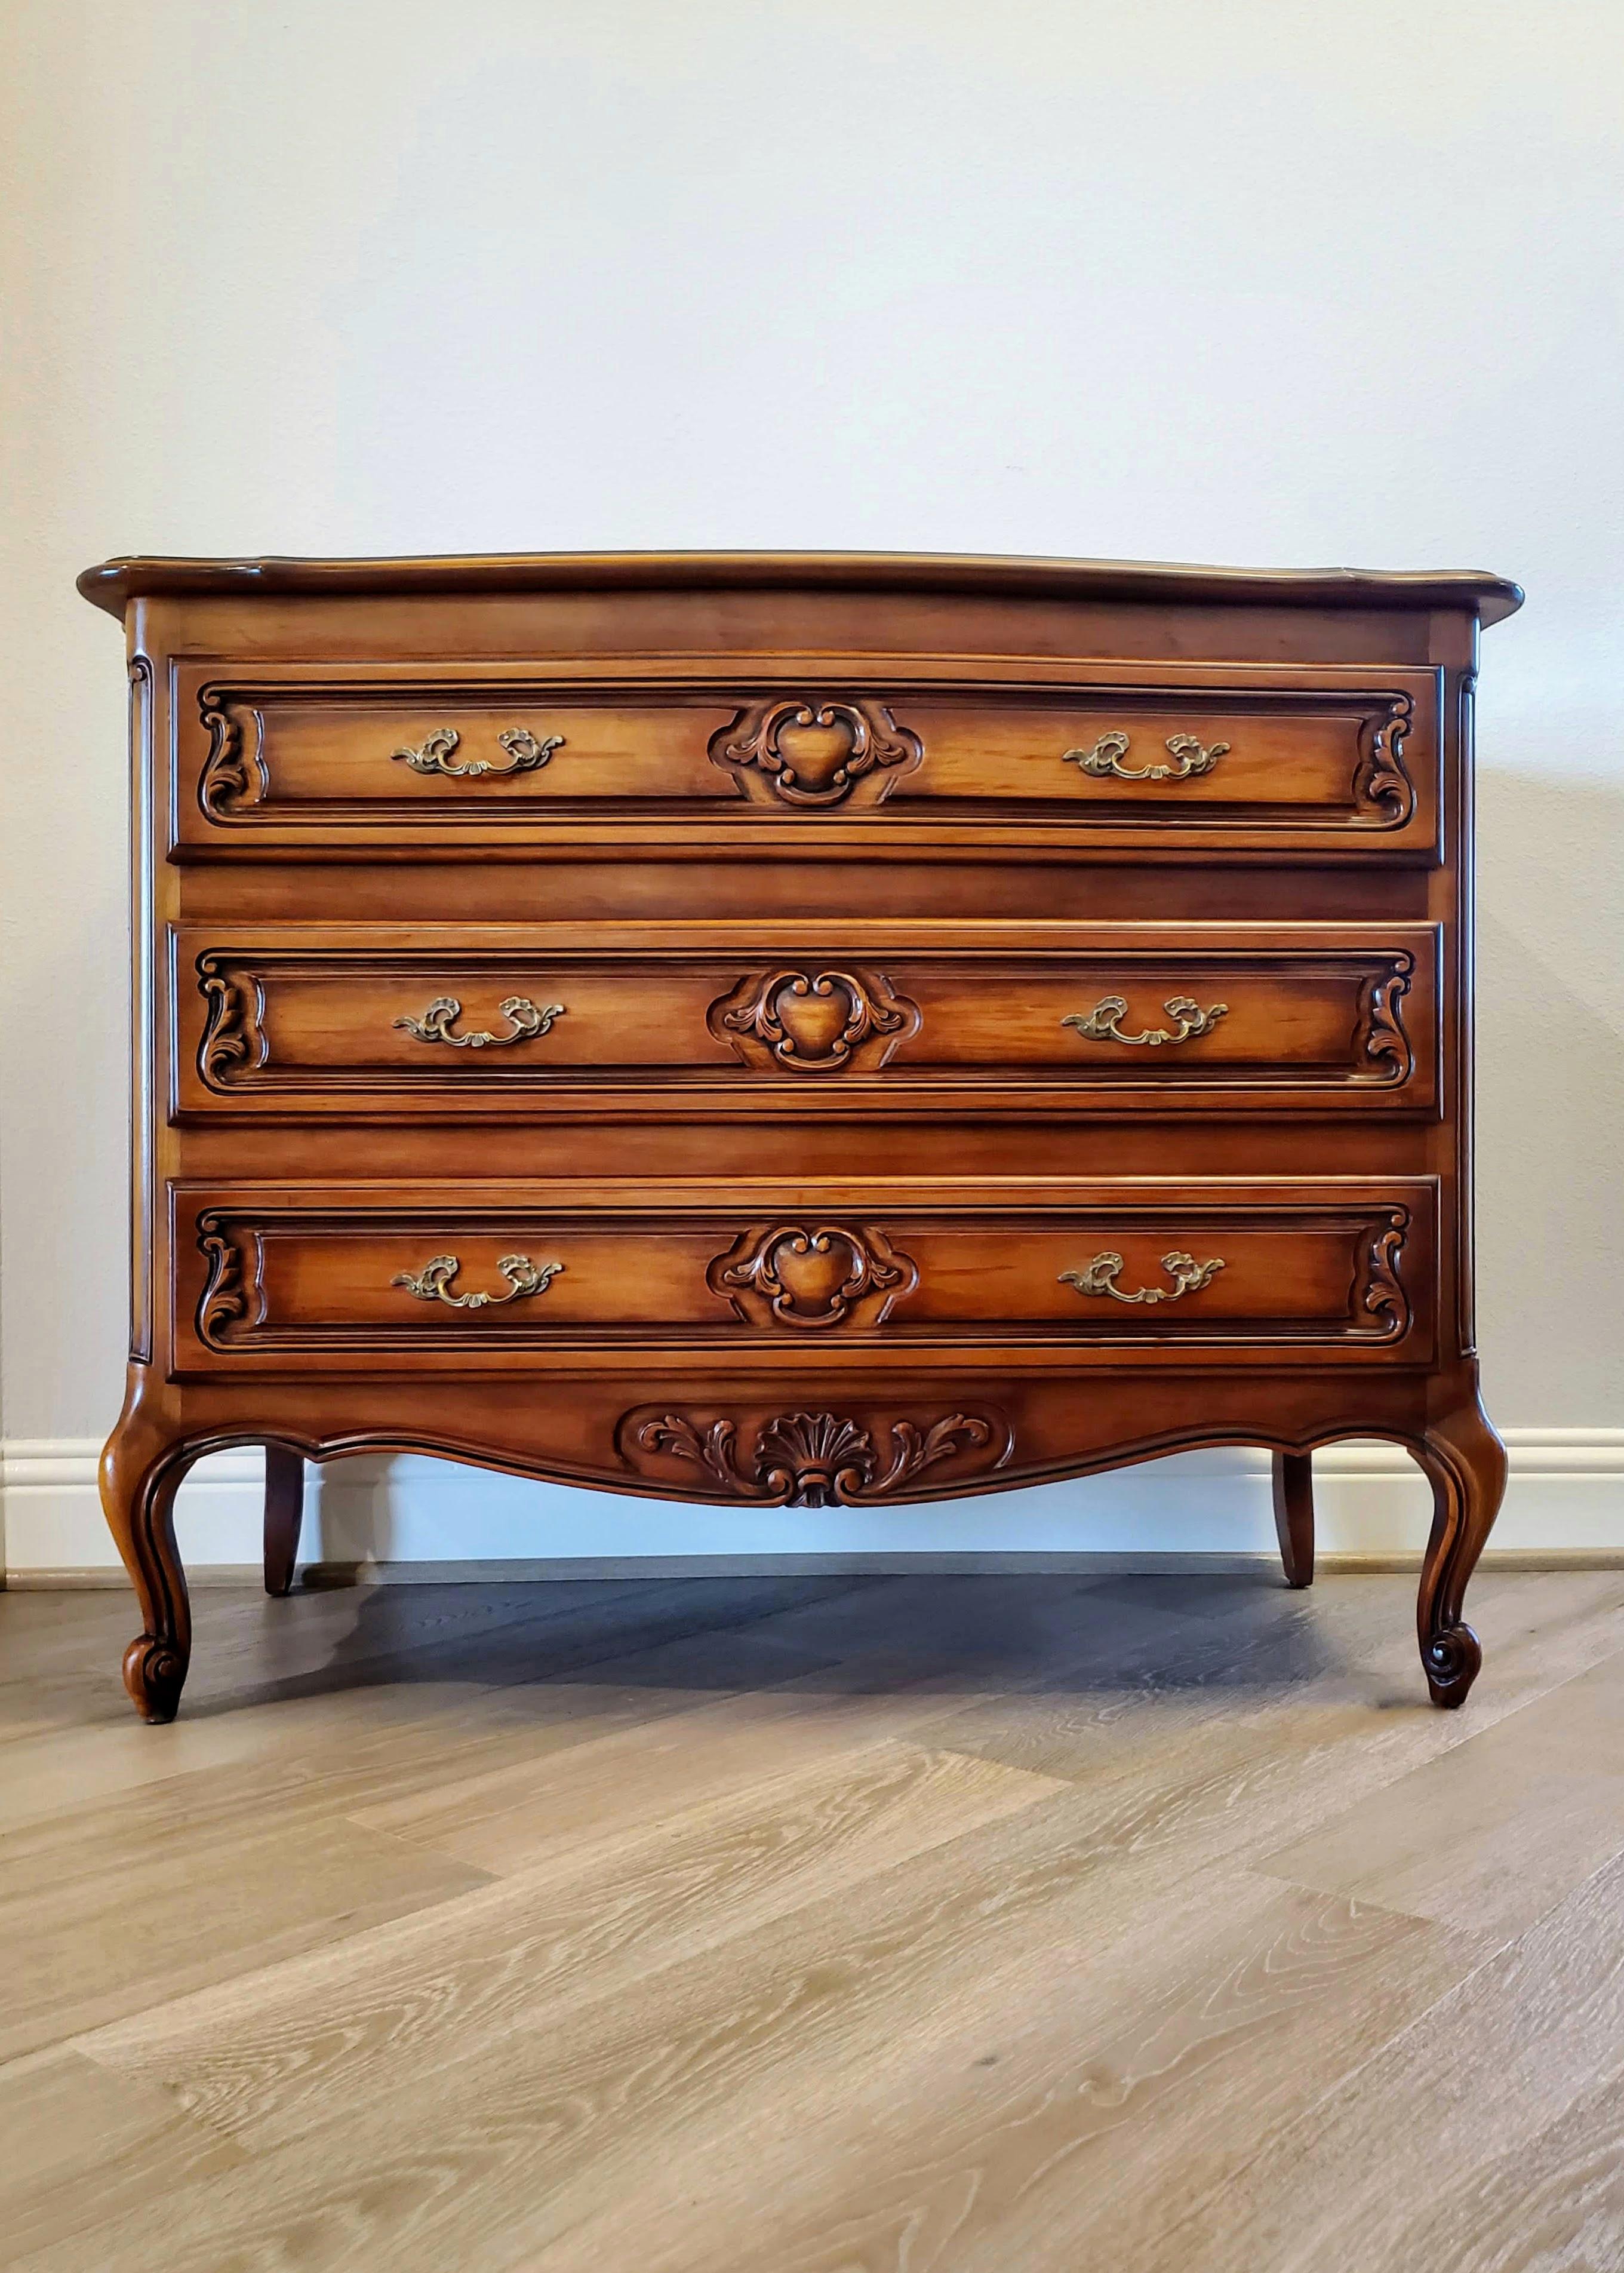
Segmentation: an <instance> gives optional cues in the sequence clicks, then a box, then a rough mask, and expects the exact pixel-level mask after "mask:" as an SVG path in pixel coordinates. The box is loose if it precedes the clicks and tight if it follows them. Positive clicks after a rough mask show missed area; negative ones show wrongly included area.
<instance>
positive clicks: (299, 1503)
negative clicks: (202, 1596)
mask: <svg viewBox="0 0 1624 2273" xmlns="http://www.w3.org/2000/svg"><path fill="white" fill-rule="evenodd" d="M303 1516H304V1462H303V1459H302V1457H301V1456H300V1454H298V1453H297V1452H289V1450H288V1447H287V1445H286V1444H267V1445H266V1448H265V1590H266V1594H287V1593H288V1590H289V1589H290V1587H292V1585H293V1573H294V1565H295V1564H296V1562H297V1560H298V1555H299V1526H300V1524H301V1523H302V1521H303Z"/></svg>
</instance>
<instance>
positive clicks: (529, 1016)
mask: <svg viewBox="0 0 1624 2273" xmlns="http://www.w3.org/2000/svg"><path fill="white" fill-rule="evenodd" d="M497 1007H498V1009H500V1011H501V1013H502V1016H504V1017H505V1018H506V1019H508V1020H510V1021H511V1022H512V1024H513V1032H512V1033H511V1034H487V1033H485V1032H483V1031H481V1032H479V1033H475V1034H453V1032H452V1031H451V1025H452V1021H453V1018H460V1016H462V1005H461V1003H460V1002H459V1001H458V1000H457V998H456V996H455V995H454V994H438V995H436V997H435V999H434V1001H432V1002H430V1005H429V1007H428V1009H426V1010H425V1011H424V1012H423V1016H422V1017H421V1018H396V1019H395V1020H394V1021H393V1024H395V1025H397V1026H404V1027H405V1029H406V1031H407V1032H408V1034H415V1035H416V1037H417V1039H418V1040H419V1041H420V1042H446V1043H449V1045H450V1046H451V1047H452V1048H453V1050H483V1049H489V1048H490V1047H491V1046H495V1047H496V1048H498V1049H501V1048H503V1047H505V1046H506V1045H507V1044H509V1043H511V1042H533V1041H535V1039H537V1038H538V1036H540V1035H542V1034H545V1033H548V1032H550V1031H551V1028H552V1022H553V1020H554V1019H555V1018H561V1017H563V1016H564V1005H563V1003H562V1002H550V1003H549V1004H548V1005H547V1008H546V1009H544V1010H538V1009H536V1007H535V1003H534V1002H532V1001H531V1000H530V998H529V996H528V994H510V995H509V996H508V997H507V999H506V1001H505V1002H501V1003H498V1006H497Z"/></svg>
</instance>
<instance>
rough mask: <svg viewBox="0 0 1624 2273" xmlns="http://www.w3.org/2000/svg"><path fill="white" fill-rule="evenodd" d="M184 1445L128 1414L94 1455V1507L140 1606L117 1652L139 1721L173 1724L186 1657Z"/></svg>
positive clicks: (188, 1655) (188, 1639)
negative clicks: (177, 1511) (178, 1534)
mask: <svg viewBox="0 0 1624 2273" xmlns="http://www.w3.org/2000/svg"><path fill="white" fill-rule="evenodd" d="M188 1465H189V1461H188V1455H187V1452H186V1450H185V1447H184V1446H183V1444H177V1443H176V1441H175V1439H174V1438H173V1437H165V1436H161V1435H160V1434H158V1433H157V1432H156V1431H154V1430H153V1429H152V1428H151V1427H150V1426H146V1425H143V1424H142V1422H140V1420H139V1419H138V1418H136V1419H133V1420H132V1419H131V1417H130V1416H129V1415H128V1414H126V1417H125V1419H124V1420H123V1421H121V1422H120V1423H119V1425H118V1427H117V1429H115V1430H114V1432H113V1435H112V1437H111V1438H110V1439H109V1443H108V1447H107V1450H106V1452H103V1453H102V1455H101V1505H102V1510H103V1512H104V1513H105V1514H106V1516H107V1520H108V1527H109V1530H110V1531H111V1532H112V1534H113V1537H114V1539H115V1540H116V1542H117V1543H118V1551H119V1553H120V1554H121V1555H122V1556H123V1560H124V1568H125V1570H126V1571H128V1572H129V1573H130V1577H131V1581H132V1583H133V1585H134V1587H135V1591H136V1597H137V1600H138V1602H139V1603H140V1606H141V1627H142V1631H141V1632H139V1633H138V1635H137V1636H136V1638H135V1639H134V1640H133V1641H132V1642H131V1645H130V1647H129V1648H128V1649H127V1650H126V1651H125V1652H124V1686H125V1688H126V1689H127V1690H128V1691H129V1692H130V1695H131V1699H132V1700H133V1701H134V1705H135V1709H136V1711H137V1712H138V1714H140V1716H141V1718H142V1720H144V1721H151V1722H162V1721H172V1720H173V1719H174V1718H175V1715H176V1710H177V1708H178V1707H179V1705H180V1701H181V1689H182V1686H183V1684H184V1682H185V1679H186V1668H187V1665H188V1663H189V1662H190V1660H191V1603H190V1602H188V1600H187V1596H186V1574H185V1572H184V1571H183V1569H182V1567H181V1558H180V1556H179V1554H178V1553H177V1551H176V1545H175V1522H174V1507H175V1494H176V1489H177V1488H178V1487H179V1484H180V1481H181V1478H182V1476H183V1474H185V1472H186V1468H187V1467H188Z"/></svg>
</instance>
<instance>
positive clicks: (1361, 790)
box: [1353, 694, 1415, 829]
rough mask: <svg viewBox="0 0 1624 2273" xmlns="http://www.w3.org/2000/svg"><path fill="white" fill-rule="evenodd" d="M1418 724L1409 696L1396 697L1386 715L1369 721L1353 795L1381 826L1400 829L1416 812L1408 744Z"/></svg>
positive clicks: (1365, 731)
mask: <svg viewBox="0 0 1624 2273" xmlns="http://www.w3.org/2000/svg"><path fill="white" fill-rule="evenodd" d="M1414 724H1415V704H1414V702H1413V701H1412V700H1411V697H1410V696H1409V695H1408V694H1395V695H1393V696H1392V697H1391V698H1390V699H1389V700H1388V706H1387V710H1386V712H1385V714H1384V715H1383V716H1381V718H1378V719H1373V720H1369V721H1367V722H1366V726H1365V728H1364V731H1363V734H1362V737H1361V739H1362V740H1363V742H1364V745H1365V747H1364V751H1363V754H1362V756H1361V757H1360V760H1359V765H1358V772H1357V773H1356V775H1355V776H1354V783H1353V794H1354V799H1355V801H1356V803H1358V805H1359V806H1361V807H1365V808H1369V809H1373V810H1374V813H1375V814H1376V818H1377V821H1378V824H1379V825H1380V826H1381V828H1384V829H1400V828H1402V827H1403V824H1404V822H1405V821H1408V820H1409V819H1410V817H1411V814H1413V813H1414V811H1415V784H1414V783H1413V782H1412V781H1411V778H1410V776H1409V774H1408V772H1407V771H1406V769H1405V767H1404V743H1405V741H1406V739H1408V737H1409V734H1410V730H1411V727H1412V726H1413V725H1414Z"/></svg>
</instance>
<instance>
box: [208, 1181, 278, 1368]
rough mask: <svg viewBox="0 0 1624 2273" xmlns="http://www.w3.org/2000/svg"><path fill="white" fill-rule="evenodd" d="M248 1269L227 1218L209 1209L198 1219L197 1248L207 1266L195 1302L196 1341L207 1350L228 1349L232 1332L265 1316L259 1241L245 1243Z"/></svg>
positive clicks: (236, 1235)
mask: <svg viewBox="0 0 1624 2273" xmlns="http://www.w3.org/2000/svg"><path fill="white" fill-rule="evenodd" d="M249 1247H250V1251H251V1255H252V1258H253V1264H252V1268H251V1270H250V1269H249V1268H247V1266H246V1265H245V1263H244V1258H243V1247H242V1244H241V1243H240V1241H239V1236H238V1234H237V1232H236V1228H235V1227H234V1226H233V1225H232V1224H231V1222H230V1221H229V1219H228V1218H227V1217H226V1216H224V1215H222V1214H221V1213H220V1212H218V1210H216V1209H213V1208H210V1209H208V1210H206V1212H205V1213H203V1214H202V1215H200V1216H199V1217H198V1251H199V1252H200V1254H201V1255H202V1257H203V1258H204V1260H205V1262H206V1264H208V1277H207V1279H206V1280H205V1282H204V1287H203V1292H202V1294H201V1295H200V1296H199V1297H198V1340H199V1341H200V1342H202V1343H203V1344H204V1345H205V1346H206V1347H207V1348H209V1349H226V1348H228V1347H230V1343H231V1340H232V1339H233V1337H234V1329H236V1328H237V1327H240V1326H245V1325H258V1324H259V1323H260V1321H261V1319H262V1318H263V1317H264V1315H265V1296H264V1288H263V1287H262V1285H261V1283H260V1272H259V1261H260V1257H259V1242H258V1240H257V1239H253V1238H252V1237H250V1240H249Z"/></svg>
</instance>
